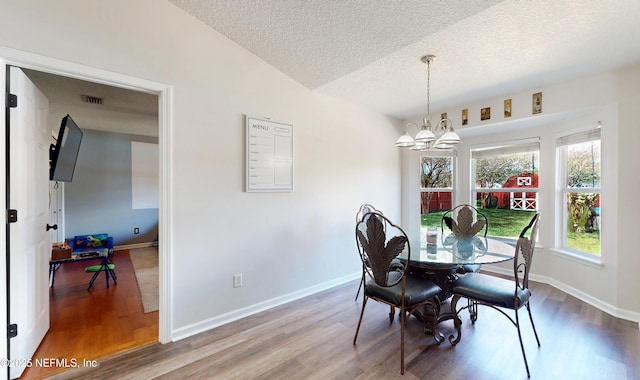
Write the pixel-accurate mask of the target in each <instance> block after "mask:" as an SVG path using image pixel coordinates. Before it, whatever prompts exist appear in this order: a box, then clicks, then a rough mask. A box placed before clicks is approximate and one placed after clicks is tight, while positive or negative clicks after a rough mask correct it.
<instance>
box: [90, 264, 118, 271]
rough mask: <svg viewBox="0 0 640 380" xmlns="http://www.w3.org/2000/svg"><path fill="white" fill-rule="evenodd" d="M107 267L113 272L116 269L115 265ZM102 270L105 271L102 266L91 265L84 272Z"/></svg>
mask: <svg viewBox="0 0 640 380" xmlns="http://www.w3.org/2000/svg"><path fill="white" fill-rule="evenodd" d="M108 267H109V269H110V270H114V269H115V267H116V264H109V265H108ZM102 270H105V267H104V265H92V266H90V267H86V268H84V271H85V272H87V273H93V272H100V271H102Z"/></svg>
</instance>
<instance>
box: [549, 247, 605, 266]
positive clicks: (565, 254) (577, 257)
mask: <svg viewBox="0 0 640 380" xmlns="http://www.w3.org/2000/svg"><path fill="white" fill-rule="evenodd" d="M551 252H552V253H553V254H554V255H556V256H559V257H562V258H565V259H568V260H571V261H575V262H578V263H580V264H585V265H588V266H590V267H594V268H597V269H602V267H604V264H602V260H601V259H600V257H599V256H594V257H587V256H585V255H581V254H579V253H574V252H570V251H565V250H563V249H560V248H552V249H551Z"/></svg>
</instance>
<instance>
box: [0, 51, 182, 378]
mask: <svg viewBox="0 0 640 380" xmlns="http://www.w3.org/2000/svg"><path fill="white" fill-rule="evenodd" d="M6 65H11V66H17V67H20V68H25V69H31V70H36V71H42V72H46V73H50V74H55V75H61V76H65V77H70V78H75V79H81V80H85V81H89V82H95V83H100V84H104V85H108V86H113V87H120V88H124V89H129V90H134V91H141V92H146V93H150V94H154V95H157V96H158V124H159V125H158V128H159V130H158V144H159V146H158V148H159V174H160V183H159V208H158V235H159V236H158V245H159V249H158V253H159V272H160V273H159V282H160V283H159V290H160V291H159V296H160V299H159V310H158V311H159V314H158V315H159V316H158V318H159V320H158V330H159V331H158V340H159V341H160V343H168V342H170V341H171V326H172V318H171V317H172V313H171V305H172V304H173V299H172V297H171V291H170V289H171V283H172V279H171V271H170V266H169V263H170V261H171V260H170V259H171V257H172V256H173V255H172V242H171V240H172V239H171V231H170V226H171V225H172V222H171V221H172V219H173V217H172V212H171V207H170V205H171V170H170V163H171V162H172V159H171V158H172V157H171V151H172V150H171V140H170V139H169V136H170V135H171V131H172V129H173V128H172V105H173V101H172V87H171V86H169V85H166V84H163V83H159V82H153V81H149V80H146V79H141V78H136V77H132V76H129V75H124V74H119V73H114V72H111V71H106V70H103V69H98V68H94V67H90V66H85V65H80V64H77V63H72V62H67V61H63V60H60V59H56V58H50V57H46V56H42V55H38V54H33V53H27V52H23V51H19V50H15V49H11V48H5V47H2V46H0V67H1V68H2V75H1V77H2V78H0V87H1V88H2V89H5V88H6V78H5V74H4V72H5V67H6ZM5 93H6V91H4V90H3V91H1V92H0V102H1V104H2V105H4V104H6V103H5V102H6V99H5V97H6V94H5ZM0 116H3V117H2V119H3V120H4V121H3V122H0V170H1V171H2V173H0V199H5V197H6V191H5V189H6V181H7V176H6V175H7V173H6V143H7V142H6V129H7V125H6V120H7V118H6V109H5V107H4V106H3V107H2V111H1V115H0ZM6 239H7V235H6V229H5V228H0V242H2V243H0V244H1V245H2V248H1V250H2V254H0V297H1V298H3V299H4V300H3V301H1V302H0V325H1V326H7V324H8V322H9V321H7V308H8V304H7V291H8V289H7V287H6V280H7V261H6V254H7V252H6V244H4V242H6V241H7V240H6ZM7 347H8V341H7V336H6V334H0V358H6V357H7ZM5 376H7V372H5V371H2V370H0V380H3V379H4V378H6V377H5Z"/></svg>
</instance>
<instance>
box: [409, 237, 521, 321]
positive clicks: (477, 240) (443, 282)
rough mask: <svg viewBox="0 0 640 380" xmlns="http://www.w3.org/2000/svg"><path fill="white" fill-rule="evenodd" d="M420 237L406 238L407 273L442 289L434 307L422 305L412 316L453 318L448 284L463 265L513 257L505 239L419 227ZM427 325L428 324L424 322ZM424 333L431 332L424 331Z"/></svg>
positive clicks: (512, 250) (509, 245)
mask: <svg viewBox="0 0 640 380" xmlns="http://www.w3.org/2000/svg"><path fill="white" fill-rule="evenodd" d="M420 235H421V238H420V239H419V240H418V239H417V238H416V240H415V241H410V242H409V243H410V247H411V252H410V257H409V263H408V275H409V276H415V277H420V278H423V279H425V280H428V281H431V282H433V283H435V284H437V285H438V286H440V288H441V289H442V291H441V292H440V294H439V295H438V297H437V298H438V307H437V309H429V308H427V309H425V310H424V311H422V312H417V313H416V317H418V318H419V319H421V320H423V319H424V318H430V319H431V318H437V321H438V323H440V322H442V321H445V320H449V319H453V312H452V311H451V310H450V303H449V299H450V298H451V296H452V294H451V286H452V285H453V283H454V282H455V281H456V280H457V279H458V278H459V276H461V275H463V274H462V273H463V272H464V271H463V270H462V268H463V267H464V266H466V265H477V264H482V265H484V264H495V263H500V262H504V261H509V260H512V259H513V258H514V257H515V254H516V249H515V244H513V243H511V244H510V243H509V242H507V241H505V240H502V239H499V238H495V237H486V236H482V235H475V236H456V235H455V234H453V233H442V232H440V231H430V230H428V231H426V232H425V231H422V232H421V234H420ZM408 255H409V252H408V251H407V250H405V251H404V252H403V253H401V254H400V255H399V256H398V258H399V259H400V260H401V261H405V262H406V260H407V256H408ZM428 325H430V324H428ZM427 330H429V328H428V327H427V328H426V330H425V333H431V331H427Z"/></svg>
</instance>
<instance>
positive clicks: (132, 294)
mask: <svg viewBox="0 0 640 380" xmlns="http://www.w3.org/2000/svg"><path fill="white" fill-rule="evenodd" d="M111 261H112V262H113V263H114V264H115V265H116V275H117V276H118V284H117V285H114V284H113V283H112V282H111V281H109V282H110V287H109V288H108V289H107V285H106V281H105V277H104V273H101V274H100V276H99V277H98V278H97V279H96V281H95V282H94V284H93V287H92V288H91V290H89V291H87V286H88V284H89V279H90V278H91V274H89V273H86V272H85V271H84V268H85V267H87V266H89V265H94V264H97V263H99V262H98V261H96V262H95V263H94V261H92V260H88V261H82V262H74V263H66V264H63V265H62V266H61V267H60V268H59V269H58V271H57V273H56V277H55V287H53V288H49V296H50V303H49V308H50V328H49V331H48V332H47V335H46V336H45V338H44V340H43V341H42V343H40V346H39V347H38V350H37V351H36V353H35V354H34V357H33V359H34V362H35V360H36V359H44V358H51V359H54V360H52V361H50V362H48V363H47V365H45V366H35V365H34V366H32V367H31V368H27V369H26V370H25V372H24V373H23V374H22V376H21V377H20V379H41V378H44V377H46V376H50V375H52V374H55V373H58V372H61V371H65V370H66V369H68V368H67V367H65V365H69V364H68V363H71V359H75V360H76V362H82V361H83V360H95V359H100V358H104V357H107V356H110V355H113V354H116V353H119V352H122V351H126V350H131V349H133V348H136V347H139V346H141V345H146V344H149V343H152V342H157V341H158V312H157V311H156V312H152V313H146V314H145V313H144V310H143V308H142V301H141V299H140V292H139V290H138V285H137V282H136V278H135V273H134V270H133V266H132V264H131V259H130V258H129V251H127V250H122V251H116V252H114V254H113V257H112V260H111ZM56 359H63V360H65V359H66V360H67V361H66V362H64V361H59V362H56V361H55V360H56Z"/></svg>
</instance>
